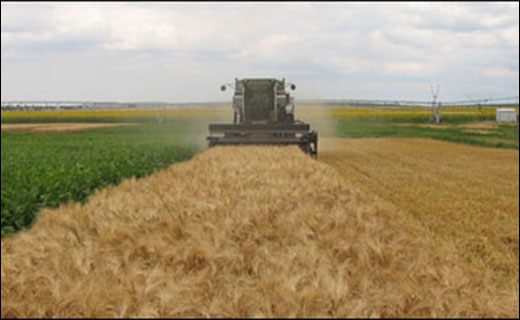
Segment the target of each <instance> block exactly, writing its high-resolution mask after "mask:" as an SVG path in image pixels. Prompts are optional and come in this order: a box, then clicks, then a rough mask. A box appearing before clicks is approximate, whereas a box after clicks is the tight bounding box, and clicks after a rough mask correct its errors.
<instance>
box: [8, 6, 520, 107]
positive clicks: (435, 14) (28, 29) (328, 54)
mask: <svg viewBox="0 0 520 320" xmlns="http://www.w3.org/2000/svg"><path fill="white" fill-rule="evenodd" d="M1 12H2V13H1V14H2V21H1V28H2V30H1V39H2V79H10V81H8V82H6V81H2V99H14V98H19V99H25V98H29V97H27V95H31V94H33V93H35V92H40V91H41V92H47V94H50V95H52V92H54V93H55V95H56V97H55V98H56V99H60V96H59V95H60V94H62V91H60V90H59V89H58V88H59V83H61V82H60V81H61V80H60V81H58V80H55V81H52V80H48V81H46V82H44V83H39V82H33V81H26V80H24V78H25V79H26V78H27V76H31V77H34V78H37V79H41V78H43V76H42V75H41V73H42V72H43V70H53V71H52V72H54V73H56V74H59V75H60V77H61V78H64V77H67V75H68V76H69V77H75V76H76V74H74V73H73V72H72V70H75V72H81V73H82V81H83V83H85V84H88V83H90V85H85V86H86V87H87V88H88V87H91V88H92V90H91V92H92V95H89V93H88V92H89V91H88V89H85V88H81V90H80V89H76V94H77V95H78V97H77V98H78V99H79V98H82V99H98V98H97V97H96V96H95V94H99V96H100V97H101V96H102V97H104V98H105V97H106V98H107V99H119V100H132V99H137V98H139V99H148V100H169V101H182V100H201V99H202V100H203V99H221V97H220V95H218V93H211V94H208V95H204V96H202V97H201V92H205V91H208V89H207V88H209V87H210V86H213V85H214V83H213V82H215V81H216V82H218V81H223V82H225V81H229V80H230V79H232V78H233V77H235V76H258V75H262V76H280V77H284V76H285V77H287V78H291V77H294V78H295V79H291V80H293V81H296V82H299V83H302V85H300V87H301V88H311V87H319V88H323V89H320V90H314V91H313V90H312V89H308V91H305V90H307V89H304V90H303V91H299V92H298V94H300V95H302V96H313V95H315V94H317V93H316V92H318V93H319V94H320V95H321V97H330V96H329V95H328V94H327V91H326V90H330V92H331V94H332V93H333V92H335V93H336V94H337V95H341V93H342V92H343V93H344V92H347V91H346V89H347V88H348V90H349V92H350V90H354V92H359V93H360V94H361V93H363V92H373V96H372V97H373V98H384V97H382V96H376V95H377V92H383V90H377V86H378V85H381V86H384V87H385V88H395V90H397V91H396V92H395V95H396V96H401V98H403V99H406V98H409V96H408V95H411V94H413V93H412V92H411V91H410V90H409V88H415V86H411V85H410V81H417V82H419V83H421V84H420V85H419V87H420V86H423V83H426V84H427V83H430V82H432V81H433V82H441V81H442V80H446V81H449V82H450V83H465V84H467V83H471V82H472V81H475V80H474V79H476V78H477V77H478V78H479V84H478V85H481V84H482V83H483V81H484V82H485V81H489V82H496V80H497V79H510V80H511V79H512V81H509V82H510V84H508V85H507V88H504V89H503V90H505V91H511V92H513V93H514V92H516V93H517V92H518V38H519V22H518V21H519V18H518V3H430V2H419V3H416V2H414V3H314V2H297V3H226V2H224V3H144V2H137V3H120V2H115V3H83V2H81V3H75V2H70V3H4V2H2V11H1ZM58 57H59V58H58ZM28 64H30V65H31V66H32V68H27V67H26V66H27V65H28ZM76 64H80V65H81V64H83V66H77V67H75V66H76ZM49 65H52V66H53V67H52V68H49ZM85 66H89V67H88V68H92V70H90V69H88V68H87V67H85ZM96 66H102V68H101V67H96ZM22 71H23V73H25V74H26V75H25V77H21V76H20V73H21V72H22ZM137 75H139V76H142V77H148V78H154V81H143V82H141V81H137V80H136V79H134V77H136V76H137ZM100 78H106V79H117V80H118V81H117V82H116V83H111V85H112V86H113V87H114V90H113V92H117V95H116V94H114V96H113V97H111V98H110V96H109V95H110V92H105V91H104V90H105V89H103V88H96V86H101V85H106V84H101V83H100V81H98V79H100ZM161 79H162V80H164V81H166V82H169V85H160V84H159V83H158V81H160V80H161ZM27 83H31V86H33V87H28V85H27ZM136 83H140V85H141V87H139V94H136V90H135V84H136ZM152 83H153V86H152ZM305 83H307V85H306V84H305ZM311 83H312V84H313V85H312V86H311V85H310V84H311ZM385 83H386V85H385ZM188 84H189V85H190V86H191V87H185V86H187V85H188ZM38 86H40V87H41V88H39V87H38ZM374 86H376V88H375V89H374ZM115 87H117V90H115ZM169 87H175V88H183V89H182V90H178V91H176V90H170V89H168V88H169ZM485 87H486V88H489V87H490V86H485ZM125 88H126V89H125ZM161 88H162V89H161ZM366 88H371V90H366ZM483 88H484V85H483ZM147 90H148V91H147ZM68 92H69V93H68V94H70V96H71V97H72V96H74V92H75V89H74V88H73V87H71V89H70V90H69V91H68ZM101 92H104V93H103V94H101ZM146 92H149V93H150V94H149V97H146ZM7 93H9V94H8V95H7ZM349 94H350V93H349ZM415 94H416V95H421V94H423V93H422V92H421V93H420V92H417V93H415ZM80 95H81V96H80ZM107 95H108V96H107ZM350 97H351V96H350ZM365 97H366V98H370V97H367V96H365ZM30 98H35V99H37V98H38V97H30ZM337 98H341V96H338V97H337ZM358 98H359V96H358ZM453 98H454V99H455V98H463V97H453Z"/></svg>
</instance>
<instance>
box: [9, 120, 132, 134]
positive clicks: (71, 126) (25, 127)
mask: <svg viewBox="0 0 520 320" xmlns="http://www.w3.org/2000/svg"><path fill="white" fill-rule="evenodd" d="M128 125H134V124H132V123H75V122H68V123H31V124H2V131H27V132H79V131H83V130H88V129H97V128H109V127H119V126H128Z"/></svg>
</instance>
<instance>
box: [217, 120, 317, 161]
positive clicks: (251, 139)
mask: <svg viewBox="0 0 520 320" xmlns="http://www.w3.org/2000/svg"><path fill="white" fill-rule="evenodd" d="M309 129H310V126H309V125H308V124H281V123H275V124H211V125H210V126H209V131H210V136H209V137H208V138H207V139H208V144H209V147H213V146H216V145H241V144H263V145H298V146H300V148H301V149H302V150H303V151H304V152H306V153H308V154H310V155H311V156H314V157H316V156H317V151H318V150H317V149H318V136H317V134H316V132H314V131H313V132H310V131H309Z"/></svg>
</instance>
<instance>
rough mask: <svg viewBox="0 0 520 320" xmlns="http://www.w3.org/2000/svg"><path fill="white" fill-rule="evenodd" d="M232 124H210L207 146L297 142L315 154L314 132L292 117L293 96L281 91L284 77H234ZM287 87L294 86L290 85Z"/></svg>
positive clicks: (315, 138) (290, 143) (315, 135)
mask: <svg viewBox="0 0 520 320" xmlns="http://www.w3.org/2000/svg"><path fill="white" fill-rule="evenodd" d="M227 86H230V87H234V89H235V94H234V95H233V110H234V116H233V124H210V125H209V133H210V135H209V137H208V138H207V140H208V146H209V147H210V148H211V147H213V146H218V145H241V144H262V145H298V146H300V148H301V149H302V150H303V152H305V153H308V154H309V155H311V156H312V157H317V155H318V133H317V132H315V131H310V126H309V124H307V123H304V122H302V121H299V120H294V99H293V98H292V97H291V96H290V95H289V93H287V92H286V91H285V88H286V84H285V79H283V80H277V79H242V80H239V79H235V84H234V85H233V84H226V85H222V87H221V90H222V91H225V90H226V87H227ZM290 88H291V90H294V89H296V87H295V86H294V84H290Z"/></svg>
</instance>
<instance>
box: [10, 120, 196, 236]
mask: <svg viewBox="0 0 520 320" xmlns="http://www.w3.org/2000/svg"><path fill="white" fill-rule="evenodd" d="M74 120H75V121H77V119H74ZM189 125H190V123H189V122H186V121H180V120H179V121H168V122H166V123H164V124H163V125H160V126H159V125H154V124H140V125H136V126H124V127H117V128H103V129H95V130H87V131H83V132H76V133H26V132H8V131H3V132H2V142H1V149H2V150H1V151H2V154H1V156H2V166H1V168H2V170H1V171H2V180H1V187H2V189H1V204H2V211H1V218H2V236H4V235H6V234H11V233H14V232H16V231H18V230H20V229H23V228H26V227H28V226H29V225H30V224H31V223H32V222H33V220H34V218H35V216H36V215H37V213H38V211H39V209H40V208H43V207H57V206H58V205H59V204H61V203H64V202H68V201H79V202H83V201H85V200H86V199H87V198H88V196H89V195H90V194H91V193H92V192H93V191H94V190H96V189H98V188H101V187H103V186H107V185H114V184H117V183H118V182H120V181H121V180H122V179H124V178H127V177H131V176H135V177H142V176H145V175H148V174H150V173H152V172H154V171H155V170H157V169H159V168H164V167H167V166H169V165H170V164H172V163H174V162H177V161H182V160H186V159H189V158H190V157H191V156H192V155H193V154H194V153H195V152H197V149H198V147H197V145H196V144H194V143H191V142H190V141H189V140H188V139H187V136H186V134H187V132H189V130H188V129H187V127H188V126H189Z"/></svg>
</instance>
